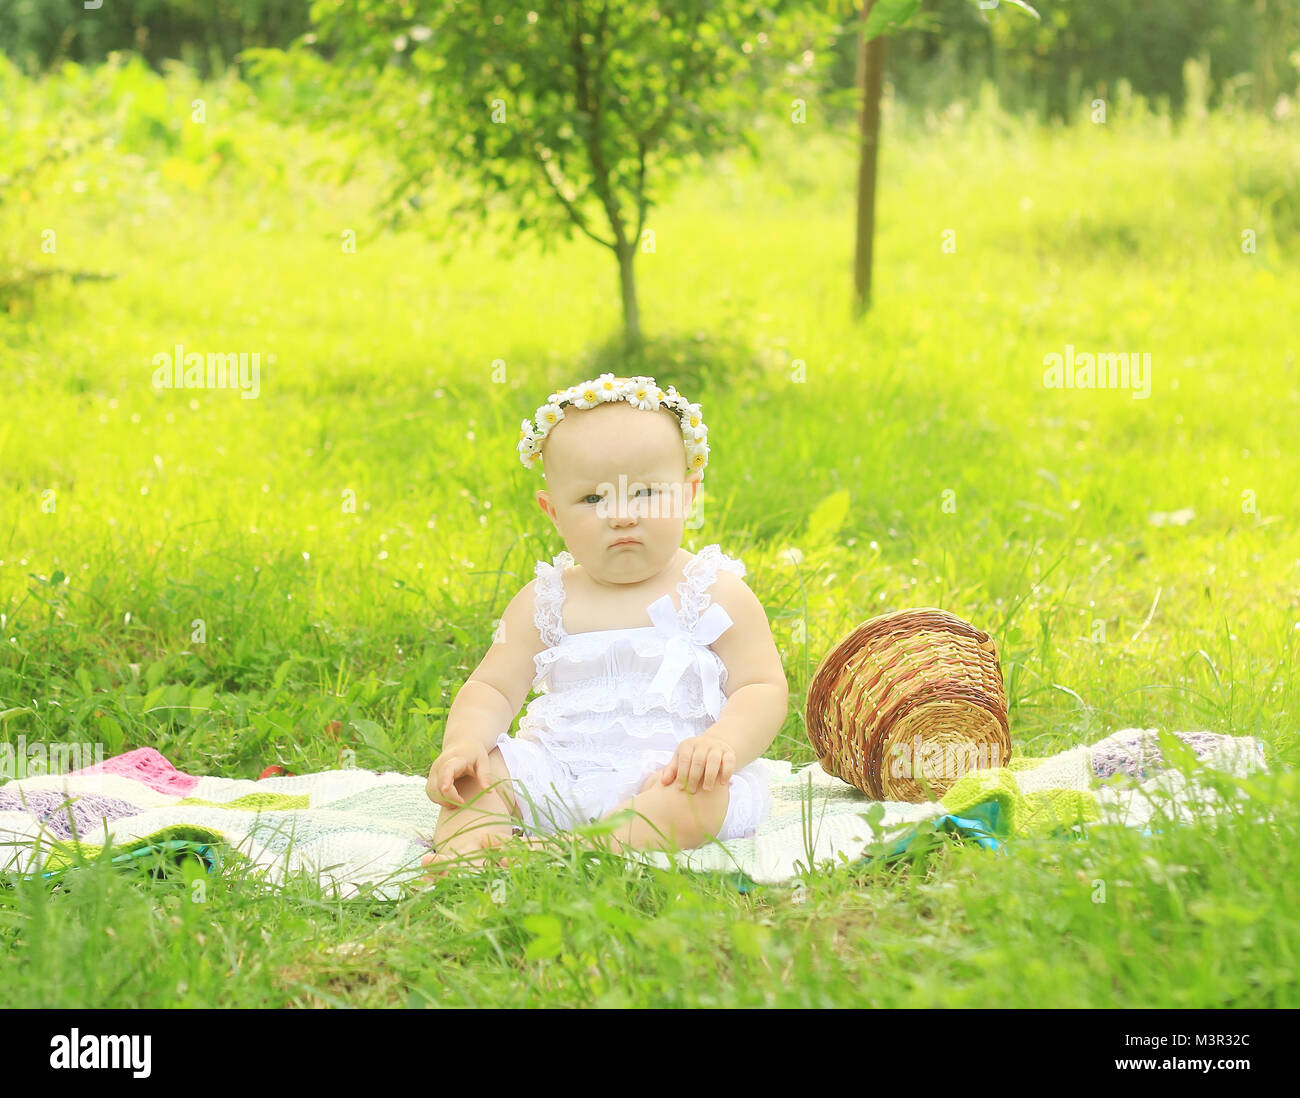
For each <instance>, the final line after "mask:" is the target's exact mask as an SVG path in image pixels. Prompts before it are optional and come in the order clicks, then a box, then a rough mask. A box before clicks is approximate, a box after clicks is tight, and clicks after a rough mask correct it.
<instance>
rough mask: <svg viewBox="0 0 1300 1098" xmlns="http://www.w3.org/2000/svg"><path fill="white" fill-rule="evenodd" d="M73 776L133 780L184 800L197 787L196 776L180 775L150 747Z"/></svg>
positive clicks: (85, 769)
mask: <svg viewBox="0 0 1300 1098" xmlns="http://www.w3.org/2000/svg"><path fill="white" fill-rule="evenodd" d="M73 773H74V774H101V773H102V774H116V775H118V776H119V777H123V778H134V779H135V780H136V781H138V782H143V783H144V784H145V785H147V786H148V787H149V788H150V789H153V790H156V791H157V792H159V793H174V794H176V795H177V796H184V795H185V794H186V793H188V792H189V791H190V790H191V789H193V788H194V787H195V786H196V785H198V784H199V779H198V777H197V776H196V775H194V774H182V773H181V772H180V771H179V770H177V769H176V767H174V766H172V764H171V763H169V762H168V761H167V760H166V759H165V758H163V756H162V755H160V754H159V753H158V752H157V751H155V750H154V749H153V748H152V747H137V748H136V749H135V750H134V751H127V752H124V753H123V754H121V755H114V756H113V758H111V759H105V760H104V761H103V762H102V763H97V764H96V765H94V766H87V767H83V768H82V769H81V770H74V771H73Z"/></svg>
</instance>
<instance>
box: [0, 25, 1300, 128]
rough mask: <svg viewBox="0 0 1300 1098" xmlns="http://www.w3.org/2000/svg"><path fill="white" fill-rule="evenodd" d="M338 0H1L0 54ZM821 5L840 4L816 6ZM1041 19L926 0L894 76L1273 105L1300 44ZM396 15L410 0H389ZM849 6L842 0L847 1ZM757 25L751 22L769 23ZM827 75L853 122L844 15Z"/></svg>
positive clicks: (899, 43) (205, 35) (1289, 38)
mask: <svg viewBox="0 0 1300 1098" xmlns="http://www.w3.org/2000/svg"><path fill="white" fill-rule="evenodd" d="M350 6H351V5H347V4H345V5H338V4H336V3H335V2H334V0H323V2H321V3H318V4H316V5H311V4H308V3H306V2H304V0H105V2H104V4H103V6H102V7H100V8H99V9H97V10H87V9H86V8H85V6H84V3H83V0H0V50H3V51H4V52H5V53H6V54H8V55H9V56H10V57H11V58H12V59H13V60H14V61H15V62H16V63H17V64H18V65H19V66H20V68H23V69H24V70H25V71H26V72H28V73H29V74H34V73H35V72H38V71H41V70H45V69H48V68H49V67H51V66H56V65H58V64H60V63H61V62H63V61H76V62H79V63H89V62H95V61H98V60H102V59H103V58H104V57H106V56H107V54H108V53H109V52H111V51H113V50H131V51H134V52H137V53H139V54H140V55H141V56H143V57H144V58H145V59H146V60H147V61H148V62H149V63H150V64H152V65H154V66H159V65H160V64H161V63H162V62H163V61H164V60H165V59H168V58H177V59H180V60H183V61H186V62H187V63H189V64H192V65H193V66H195V68H196V69H197V70H198V71H199V73H200V75H202V76H207V75H211V74H212V72H213V71H215V70H220V69H222V68H224V67H225V66H226V65H229V64H237V63H238V62H239V55H240V52H241V51H242V50H244V49H245V48H247V47H250V46H272V47H274V46H278V47H287V46H289V45H290V43H291V42H293V41H294V39H295V38H297V37H298V36H299V35H302V34H303V33H306V32H309V31H310V30H311V20H312V12H313V10H315V11H316V13H317V15H318V16H319V15H323V14H324V13H325V12H326V11H333V10H335V9H336V8H342V9H346V8H348V7H350ZM819 6H820V7H821V8H822V9H823V10H824V9H826V8H827V7H829V6H831V5H826V4H821V5H816V4H812V5H810V8H813V7H819ZM1034 6H1035V7H1036V9H1037V10H1038V11H1039V12H1040V13H1041V15H1042V20H1041V22H1039V21H1034V20H1031V19H1024V18H1019V17H1018V13H1016V12H1014V11H1012V10H1010V9H1009V8H1008V9H1005V10H1004V9H1002V8H998V9H992V10H989V11H982V10H980V8H979V7H978V6H977V5H976V4H975V3H974V0H923V2H922V5H921V10H920V12H919V13H918V14H917V15H916V16H914V17H913V18H912V19H911V20H910V22H909V23H908V29H907V30H906V31H905V32H903V33H901V34H899V35H897V36H896V37H895V38H894V39H893V40H892V41H891V43H890V47H889V53H890V64H889V72H888V81H889V83H890V84H891V85H892V87H893V90H894V94H895V95H896V96H898V97H899V98H901V99H903V100H905V101H907V102H909V103H911V104H915V105H917V106H921V107H926V108H933V109H942V108H943V107H946V106H948V105H949V104H950V103H952V102H954V101H956V100H959V99H966V100H974V99H975V98H976V97H977V96H978V94H979V88H980V85H981V83H982V82H983V81H985V80H988V81H991V82H992V83H993V84H994V85H995V86H996V88H997V90H998V95H999V98H1000V100H1001V102H1002V104H1003V106H1004V107H1006V108H1007V109H1010V110H1015V111H1026V112H1028V111H1032V112H1035V113H1037V114H1038V115H1039V116H1040V117H1042V118H1044V119H1049V118H1056V119H1060V120H1068V119H1070V118H1071V117H1072V115H1073V113H1074V112H1075V111H1076V110H1077V109H1078V104H1079V102H1080V100H1081V99H1082V98H1083V97H1084V96H1088V97H1089V98H1092V97H1093V96H1094V95H1095V96H1102V97H1107V96H1110V95H1114V94H1116V93H1117V89H1118V87H1119V84H1120V82H1121V81H1125V82H1126V83H1127V86H1128V87H1129V88H1130V89H1131V91H1132V94H1134V95H1140V96H1143V97H1145V98H1146V99H1148V100H1149V101H1151V102H1152V103H1153V104H1158V103H1159V102H1160V101H1162V100H1163V101H1166V102H1167V103H1168V105H1169V109H1170V110H1171V111H1172V112H1174V113H1175V114H1177V113H1179V112H1181V111H1182V109H1183V106H1184V100H1185V96H1186V89H1185V86H1184V79H1183V68H1184V64H1185V62H1186V61H1187V60H1188V59H1189V58H1190V59H1194V60H1196V61H1197V62H1198V63H1199V64H1201V65H1202V66H1205V67H1206V68H1207V71H1208V83H1207V87H1206V95H1207V101H1208V105H1209V106H1210V107H1212V108H1213V107H1215V106H1218V105H1220V104H1221V103H1222V102H1223V101H1224V100H1225V99H1230V100H1233V101H1235V102H1240V103H1242V104H1244V105H1248V106H1249V107H1251V108H1252V109H1255V110H1259V111H1272V110H1274V109H1275V107H1276V106H1277V102H1278V97H1279V96H1282V95H1292V94H1294V92H1295V90H1296V83H1297V71H1296V65H1297V57H1296V54H1297V51H1300V3H1297V2H1296V0H1042V2H1041V3H1035V5H1034ZM386 7H387V8H388V9H389V12H390V14H391V16H392V17H394V18H400V17H401V15H402V13H403V9H404V8H407V7H410V5H409V4H403V3H401V2H400V0H394V2H393V3H391V4H388V5H386ZM840 7H843V5H841V6H840ZM761 29H762V28H761V26H756V27H755V30H756V31H757V30H761ZM830 49H831V51H832V53H833V54H834V57H833V63H832V64H831V65H829V66H828V67H827V69H826V70H825V85H824V88H823V91H824V93H825V94H826V96H827V98H828V102H833V103H834V104H835V105H836V108H837V109H839V110H841V111H842V112H843V117H844V120H845V121H851V119H852V116H853V110H854V103H853V100H852V90H853V82H854V75H855V69H856V50H857V40H856V37H855V25H854V21H853V20H852V19H848V18H845V19H844V20H843V25H842V26H841V28H840V31H839V33H837V34H835V35H834V36H833V39H832V41H831V45H830Z"/></svg>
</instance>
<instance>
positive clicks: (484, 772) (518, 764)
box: [423, 374, 789, 877]
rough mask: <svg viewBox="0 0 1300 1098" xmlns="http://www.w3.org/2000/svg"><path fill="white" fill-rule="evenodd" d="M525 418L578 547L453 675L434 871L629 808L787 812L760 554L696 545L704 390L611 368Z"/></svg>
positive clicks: (676, 825)
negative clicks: (753, 583)
mask: <svg viewBox="0 0 1300 1098" xmlns="http://www.w3.org/2000/svg"><path fill="white" fill-rule="evenodd" d="M520 435H521V441H520V444H519V451H520V457H521V459H522V460H523V462H524V464H525V466H527V467H529V468H531V467H532V466H533V464H534V463H535V462H536V461H537V460H538V459H539V458H542V457H544V458H545V467H546V471H545V474H544V476H545V481H546V489H545V490H539V491H538V492H537V497H536V498H537V502H538V505H539V506H540V507H541V509H542V511H543V512H544V513H545V514H546V515H547V516H548V517H549V518H550V520H551V522H552V523H553V524H554V526H555V529H556V531H557V532H558V533H559V535H560V537H561V538H562V539H563V540H564V544H565V546H566V548H565V550H564V551H563V552H561V553H559V554H557V555H556V556H555V558H554V559H553V560H552V561H551V562H550V563H547V562H546V561H538V562H537V565H536V579H534V580H532V581H531V582H529V583H528V584H527V585H526V586H524V587H523V588H522V589H521V590H520V591H519V593H518V594H516V595H515V596H514V598H513V599H511V601H510V603H509V604H508V605H507V606H506V608H505V612H504V613H503V615H502V618H501V622H500V627H499V628H498V630H497V631H496V635H495V637H494V641H493V644H492V646H491V648H490V649H489V650H488V652H487V655H486V656H484V658H483V661H482V662H481V663H480V664H479V665H478V667H477V668H476V669H475V670H474V672H473V673H472V674H471V675H470V677H469V679H468V680H467V681H466V682H465V684H464V685H463V686H462V687H461V689H460V690H459V692H458V693H457V694H456V698H455V700H454V702H453V704H452V706H451V711H450V713H449V714H448V718H447V726H446V729H445V732H444V735H443V744H442V753H441V754H440V755H439V756H438V758H437V759H436V760H435V761H434V763H433V766H432V768H431V769H430V771H429V780H428V786H427V791H428V794H429V797H430V798H431V799H432V800H433V801H434V802H435V803H436V804H438V805H439V806H440V811H439V815H438V823H437V828H436V830H435V832H434V839H433V844H434V852H433V853H432V854H429V855H427V856H426V857H425V858H424V859H423V864H425V865H427V866H430V867H431V872H430V874H429V875H430V876H431V877H433V876H440V875H441V874H442V873H443V872H445V868H442V867H441V866H440V863H443V862H447V861H451V860H457V861H458V862H460V863H461V864H469V865H475V866H478V865H481V864H482V855H480V854H478V853H477V852H479V851H482V850H484V849H485V848H487V847H497V846H500V845H502V844H503V843H504V842H505V841H507V840H508V839H510V837H511V836H512V834H515V833H520V834H522V833H524V832H528V833H531V834H532V835H534V836H537V835H541V834H549V833H555V832H558V831H569V830H572V829H573V828H575V827H578V826H582V825H584V824H587V823H592V822H596V821H600V820H605V819H608V818H609V817H610V816H612V815H614V814H615V813H619V812H623V811H625V810H627V809H631V810H632V814H631V815H630V817H629V818H627V819H626V820H624V821H622V822H621V823H617V824H615V825H614V830H613V831H612V832H611V833H610V834H609V836H608V839H607V840H606V841H607V843H608V846H609V848H612V849H614V850H623V849H625V848H628V849H646V848H657V849H666V850H671V849H674V848H676V849H690V848H693V847H697V846H701V845H703V844H704V843H706V842H708V841H710V840H711V839H713V838H715V837H716V838H719V839H724V840H725V839H733V838H740V837H744V836H749V835H753V834H754V832H755V829H756V828H757V827H758V825H759V824H760V823H762V822H763V821H764V820H766V819H767V817H768V815H769V813H770V811H771V797H770V794H769V792H768V788H767V779H766V776H765V772H764V770H763V767H762V764H761V763H760V764H757V765H755V760H756V759H758V758H760V756H762V754H763V752H764V751H766V750H767V748H768V747H769V746H770V745H771V743H772V741H773V740H774V739H775V738H776V735H777V733H778V732H779V731H780V728H781V725H782V723H783V722H784V720H785V716H786V711H787V707H788V704H789V688H788V686H787V683H786V678H785V673H784V670H783V668H782V665H781V656H780V653H779V652H778V651H777V648H776V644H775V642H774V640H773V638H772V633H771V630H770V629H769V628H768V623H767V614H766V612H765V611H764V610H763V606H762V604H761V603H760V602H759V601H758V599H757V597H756V596H755V595H754V593H753V592H752V591H751V590H750V589H749V587H748V586H747V585H746V584H745V582H744V580H743V579H741V576H743V575H744V572H745V566H744V565H743V564H742V563H741V562H740V561H738V560H735V559H733V558H731V557H728V556H726V555H725V554H724V553H722V552H721V550H720V549H719V547H718V546H717V545H708V546H706V547H705V548H704V549H702V550H701V551H700V552H699V553H697V554H691V553H690V552H688V551H687V550H685V549H684V548H682V544H681V542H682V531H683V528H684V526H685V520H686V518H687V516H688V513H689V510H690V506H691V504H693V502H694V500H695V496H696V493H697V491H698V490H699V486H700V482H701V480H702V479H703V476H704V466H705V465H706V464H707V461H708V446H707V444H706V441H705V440H706V437H707V428H706V427H705V426H704V424H703V422H702V421H701V419H700V410H699V406H698V405H695V404H688V403H687V402H686V401H685V400H684V398H682V397H681V396H679V395H678V394H677V393H676V392H675V391H674V390H673V389H672V387H669V388H668V389H667V390H663V389H660V388H659V387H658V386H657V385H656V384H655V382H654V379H653V378H646V377H635V378H616V377H614V375H612V374H602V375H601V376H600V377H598V378H595V379H593V380H592V381H588V382H584V383H582V384H580V385H576V386H574V387H573V388H571V389H568V390H564V391H562V392H558V393H553V394H552V395H551V398H550V401H549V403H547V404H545V405H543V406H542V407H541V408H539V409H538V414H537V422H536V424H535V425H534V424H533V423H531V422H529V421H527V420H525V421H524V424H523V430H522V431H521V432H520ZM674 594H675V595H676V598H674ZM530 687H532V688H533V689H536V690H539V691H541V693H539V695H538V696H537V697H535V698H534V699H533V700H532V701H531V702H530V703H529V705H528V709H527V711H526V713H525V715H524V716H523V718H522V719H521V721H520V726H519V734H518V736H516V737H513V738H512V737H511V736H510V735H508V733H507V730H508V729H509V727H510V724H511V722H512V721H513V719H514V717H515V714H516V713H518V712H519V709H520V707H521V706H522V705H523V703H524V699H525V698H526V697H527V695H528V692H529V689H530ZM524 841H525V842H529V841H533V842H534V843H536V842H538V841H539V840H537V839H533V840H529V839H525V840H524Z"/></svg>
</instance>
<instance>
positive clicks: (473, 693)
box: [442, 581, 546, 753]
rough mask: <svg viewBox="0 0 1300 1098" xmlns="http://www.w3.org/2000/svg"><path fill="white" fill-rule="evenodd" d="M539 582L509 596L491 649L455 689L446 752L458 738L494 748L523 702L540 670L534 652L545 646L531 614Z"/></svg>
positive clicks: (445, 735)
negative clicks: (511, 596)
mask: <svg viewBox="0 0 1300 1098" xmlns="http://www.w3.org/2000/svg"><path fill="white" fill-rule="evenodd" d="M535 582H536V581H532V582H529V583H528V584H526V585H525V586H524V587H523V588H522V589H521V590H520V591H519V593H518V594H517V595H515V597H514V598H513V599H511V600H510V604H509V605H508V606H507V607H506V609H505V612H504V613H503V614H502V615H501V621H500V623H499V624H498V626H497V628H496V631H495V633H494V635H493V640H492V644H491V646H490V647H489V648H488V651H487V655H485V656H484V657H483V659H482V661H481V662H480V663H479V665H478V667H476V668H475V669H474V670H473V672H472V673H471V674H470V676H469V678H468V679H466V680H465V683H464V685H462V686H461V688H460V690H459V691H458V692H457V693H456V697H455V699H454V700H453V701H452V703H451V709H450V711H449V712H448V714H447V727H446V730H445V731H444V733H443V737H442V749H443V751H444V753H445V752H446V751H447V750H448V748H449V747H452V746H454V745H456V744H472V743H479V744H481V745H482V746H483V749H484V750H485V751H491V750H492V745H493V744H495V743H496V741H497V737H498V736H500V735H501V733H502V732H508V731H509V730H510V724H511V722H512V721H513V720H514V719H515V714H516V713H518V712H519V710H520V709H521V708H522V707H523V704H524V699H525V698H526V697H528V689H529V686H530V685H531V684H532V681H533V675H534V674H535V672H536V668H535V666H534V664H533V657H534V656H535V655H537V653H538V652H540V651H541V650H542V649H543V648H545V647H546V646H545V644H543V643H542V638H541V635H540V634H539V633H538V632H537V624H536V622H534V620H533V611H534V606H535V604H534V601H533V587H534V584H535Z"/></svg>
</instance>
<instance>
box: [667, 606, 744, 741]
mask: <svg viewBox="0 0 1300 1098" xmlns="http://www.w3.org/2000/svg"><path fill="white" fill-rule="evenodd" d="M648 610H649V613H650V620H651V621H653V622H654V624H655V628H656V629H657V630H658V631H659V632H660V633H663V634H664V635H665V636H666V637H667V638H668V639H667V643H666V644H665V646H664V662H663V665H662V666H661V667H660V668H659V671H658V673H657V674H656V675H655V677H654V680H653V681H652V682H651V683H650V691H651V693H659V694H663V696H664V697H665V698H670V697H672V693H673V688H674V687H675V686H676V685H677V682H678V680H679V679H681V677H682V675H684V674H685V673H686V668H687V667H689V666H690V664H691V662H692V661H694V662H695V663H696V664H697V665H698V667H699V669H700V682H701V683H702V684H703V686H704V707H705V709H707V710H708V712H709V715H710V716H711V717H712V718H713V719H714V720H715V721H716V720H717V719H718V717H719V716H720V715H721V713H722V686H721V682H720V675H719V672H718V662H717V660H716V659H715V658H714V653H712V652H710V651H708V649H707V648H706V647H705V646H706V645H710V644H712V643H713V642H714V641H715V640H717V639H718V638H719V637H720V636H722V634H723V633H724V632H726V631H727V630H728V629H729V628H730V627H731V625H732V621H731V615H730V614H728V613H727V612H726V611H725V610H724V609H723V608H722V607H721V606H719V605H718V604H717V603H716V602H713V603H710V604H709V608H708V609H707V610H705V611H704V613H703V614H701V615H700V618H699V621H697V622H696V623H695V628H694V629H687V628H685V627H684V626H683V625H682V623H681V621H680V620H678V617H677V611H676V610H674V609H673V600H672V598H671V597H670V596H668V595H664V596H663V597H662V598H660V599H658V600H656V601H655V602H653V603H652V604H651V605H650V606H649V607H648Z"/></svg>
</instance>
